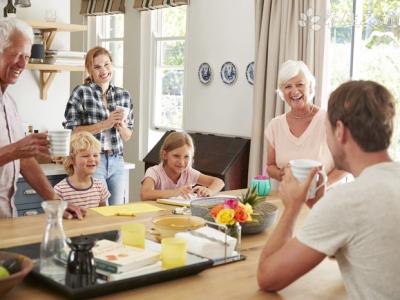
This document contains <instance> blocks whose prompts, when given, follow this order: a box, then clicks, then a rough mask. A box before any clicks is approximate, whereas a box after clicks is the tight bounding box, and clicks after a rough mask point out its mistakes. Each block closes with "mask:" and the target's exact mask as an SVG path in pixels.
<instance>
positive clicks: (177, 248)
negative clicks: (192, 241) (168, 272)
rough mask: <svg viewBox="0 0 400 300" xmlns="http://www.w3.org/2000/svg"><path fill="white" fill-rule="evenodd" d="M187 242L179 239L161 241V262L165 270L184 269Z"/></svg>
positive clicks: (171, 238)
mask: <svg viewBox="0 0 400 300" xmlns="http://www.w3.org/2000/svg"><path fill="white" fill-rule="evenodd" d="M186 251H187V244H186V240H184V239H179V238H173V237H169V238H163V239H162V240H161V262H162V267H163V268H165V269H171V268H177V267H182V266H184V265H185V264H186V256H187V254H186Z"/></svg>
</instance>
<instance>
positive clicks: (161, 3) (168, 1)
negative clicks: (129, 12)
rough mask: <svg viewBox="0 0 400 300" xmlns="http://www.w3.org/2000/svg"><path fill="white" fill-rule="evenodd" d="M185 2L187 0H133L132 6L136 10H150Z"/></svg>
mask: <svg viewBox="0 0 400 300" xmlns="http://www.w3.org/2000/svg"><path fill="white" fill-rule="evenodd" d="M187 4H189V0H135V1H134V3H133V8H134V9H137V10H152V9H159V8H166V7H173V6H179V5H187Z"/></svg>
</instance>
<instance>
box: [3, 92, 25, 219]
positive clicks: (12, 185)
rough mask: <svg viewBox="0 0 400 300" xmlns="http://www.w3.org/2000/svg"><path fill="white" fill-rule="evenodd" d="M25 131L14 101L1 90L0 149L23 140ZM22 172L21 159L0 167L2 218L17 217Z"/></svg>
mask: <svg viewBox="0 0 400 300" xmlns="http://www.w3.org/2000/svg"><path fill="white" fill-rule="evenodd" d="M23 137H24V130H23V128H22V121H21V118H20V116H19V114H18V112H17V106H16V104H15V102H14V100H13V99H12V98H11V97H10V96H9V95H8V94H7V93H5V94H3V93H2V91H1V89H0V148H1V147H4V146H7V145H9V144H11V143H15V142H16V141H18V140H20V139H22V138H23ZM19 170H20V162H19V159H17V160H14V161H11V162H9V163H7V164H5V165H3V166H0V218H1V217H16V216H17V209H16V208H15V204H14V202H15V193H16V190H17V180H18V175H19Z"/></svg>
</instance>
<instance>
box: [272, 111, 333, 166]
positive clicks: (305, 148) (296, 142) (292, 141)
mask: <svg viewBox="0 0 400 300" xmlns="http://www.w3.org/2000/svg"><path fill="white" fill-rule="evenodd" d="M326 117H327V116H326V112H325V111H323V110H322V109H320V110H319V111H318V112H317V113H316V115H315V116H314V117H313V119H312V120H311V123H310V124H309V125H308V127H307V129H306V130H305V131H304V132H303V134H302V135H301V136H300V137H295V136H294V135H293V134H292V133H291V132H290V129H289V125H288V123H287V120H286V114H283V115H280V116H278V117H275V118H274V119H272V120H271V122H270V123H269V124H268V126H267V129H266V131H265V137H266V138H267V140H268V142H269V143H270V144H271V145H272V147H274V149H275V158H276V165H277V166H278V167H279V168H282V167H285V166H286V165H287V164H288V163H289V161H290V160H292V159H303V158H305V159H313V160H317V161H319V162H321V163H322V165H323V166H324V168H325V172H326V173H329V172H330V171H331V170H332V169H333V167H334V162H333V158H332V155H331V152H330V151H329V148H328V144H327V141H326V132H325V119H326Z"/></svg>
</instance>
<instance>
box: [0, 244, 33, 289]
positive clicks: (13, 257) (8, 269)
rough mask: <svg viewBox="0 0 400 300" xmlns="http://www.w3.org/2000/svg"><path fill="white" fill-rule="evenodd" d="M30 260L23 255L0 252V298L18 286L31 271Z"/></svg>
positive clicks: (31, 264)
mask: <svg viewBox="0 0 400 300" xmlns="http://www.w3.org/2000/svg"><path fill="white" fill-rule="evenodd" d="M32 267H33V263H32V260H31V259H30V258H28V257H26V256H24V255H20V254H16V253H12V252H5V251H0V296H2V295H4V294H6V293H7V292H9V291H10V290H11V289H12V288H13V287H15V286H16V285H18V284H19V283H20V282H21V281H22V280H23V279H24V277H25V276H26V275H28V273H29V272H30V271H31V270H32Z"/></svg>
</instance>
